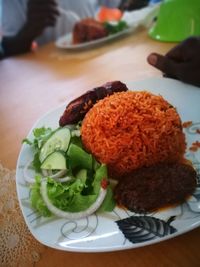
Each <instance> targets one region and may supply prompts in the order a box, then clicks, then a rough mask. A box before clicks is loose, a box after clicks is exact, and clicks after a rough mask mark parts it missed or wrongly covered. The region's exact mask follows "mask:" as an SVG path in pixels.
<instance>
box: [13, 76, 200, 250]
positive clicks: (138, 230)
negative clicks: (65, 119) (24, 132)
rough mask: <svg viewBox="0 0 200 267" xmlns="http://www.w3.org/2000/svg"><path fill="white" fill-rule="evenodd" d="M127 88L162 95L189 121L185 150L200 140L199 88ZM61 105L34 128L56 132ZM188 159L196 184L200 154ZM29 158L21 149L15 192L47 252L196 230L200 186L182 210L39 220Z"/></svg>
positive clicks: (141, 241)
mask: <svg viewBox="0 0 200 267" xmlns="http://www.w3.org/2000/svg"><path fill="white" fill-rule="evenodd" d="M127 86H128V87H129V89H131V90H144V89H145V90H149V91H151V92H153V93H155V94H161V95H162V96H163V97H164V98H165V99H166V100H168V101H169V102H170V103H171V104H172V105H174V106H175V107H176V108H177V110H178V112H179V114H180V116H181V118H182V121H193V124H192V125H191V127H190V128H189V129H187V131H186V132H185V133H186V138H187V143H188V148H189V147H190V145H191V143H192V142H194V141H196V140H199V141H200V135H199V134H197V133H196V129H199V128H200V117H199V114H200V105H199V103H200V88H196V87H193V86H189V85H185V84H183V83H181V82H178V81H175V80H171V79H164V78H160V79H149V80H145V81H140V82H129V83H127ZM88 89H90V88H88ZM65 106H66V104H65V105H63V106H61V107H58V108H57V109H55V110H53V111H51V112H49V113H48V114H46V115H45V116H44V117H42V118H41V119H39V121H38V122H37V123H36V124H35V125H34V126H33V128H35V127H42V126H46V127H47V126H48V127H52V128H55V127H57V126H58V120H59V118H60V116H61V114H62V113H63V111H64V109H65ZM31 132H32V129H31ZM31 132H30V134H29V135H28V137H29V138H31V136H32V135H31ZM186 156H187V157H188V158H190V159H191V160H192V161H193V164H194V166H195V168H196V169H197V173H198V179H199V177H200V176H199V175H200V152H196V153H194V152H193V153H192V152H190V151H189V150H187V153H186ZM32 158H33V153H32V150H31V149H30V147H29V146H28V145H23V146H22V149H21V152H20V155H19V159H18V163H17V174H16V184H17V193H18V198H19V203H20V206H21V210H22V212H23V216H24V219H25V221H26V223H27V225H28V228H29V229H30V231H31V233H32V234H33V236H34V237H35V238H36V239H37V240H38V241H40V242H41V243H43V244H45V245H47V246H49V247H53V248H56V249H60V250H66V251H79V252H101V251H115V250H124V249H130V248H136V247H140V246H145V245H149V244H153V243H157V242H160V241H163V240H166V239H169V238H173V237H175V236H177V235H180V234H182V233H185V232H188V231H190V230H192V229H194V228H196V227H198V226H199V225H200V185H199V184H198V187H197V190H196V192H195V193H194V194H193V196H192V197H191V198H190V200H189V201H187V202H185V203H184V204H183V205H180V206H177V207H175V208H169V209H166V210H164V211H162V212H156V213H151V214H148V215H146V216H141V215H138V214H134V213H132V212H129V211H124V210H122V209H119V208H115V210H114V211H113V212H110V213H99V214H98V213H96V214H94V215H92V216H89V217H88V218H85V219H81V220H77V221H71V220H66V219H60V218H56V217H51V218H42V217H41V216H39V215H38V214H37V212H35V211H34V210H33V209H32V208H31V207H30V202H29V193H30V189H29V187H28V185H27V184H26V182H25V181H24V176H23V168H24V166H25V165H26V163H27V162H28V161H29V160H31V159H32ZM163 186H164V185H163ZM123 219H124V220H123ZM124 226H126V227H124Z"/></svg>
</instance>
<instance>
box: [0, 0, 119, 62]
mask: <svg viewBox="0 0 200 267" xmlns="http://www.w3.org/2000/svg"><path fill="white" fill-rule="evenodd" d="M119 2H120V0H99V1H98V0H84V1H79V0H71V1H70V0H57V1H56V0H42V1H41V0H0V29H1V31H0V44H1V45H0V58H4V57H8V56H12V55H16V54H21V53H25V52H28V51H30V50H31V49H32V46H33V41H36V42H37V44H38V45H42V44H45V43H47V42H50V41H54V40H56V39H57V38H58V37H60V36H62V35H64V34H66V33H68V32H70V31H72V28H73V25H74V23H75V22H76V15H73V14H72V13H75V14H77V16H78V17H79V18H80V19H82V18H86V17H94V16H95V14H96V12H97V10H98V8H99V7H100V6H101V5H105V6H107V7H117V6H118V5H119ZM66 11H70V12H71V13H70V12H69V13H66Z"/></svg>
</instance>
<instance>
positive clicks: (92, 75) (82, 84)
mask: <svg viewBox="0 0 200 267" xmlns="http://www.w3.org/2000/svg"><path fill="white" fill-rule="evenodd" d="M172 46H174V44H169V43H160V42H156V41H154V40H151V39H150V38H149V37H148V36H147V33H146V31H145V30H142V29H140V30H138V32H136V33H135V34H132V35H131V36H128V37H125V38H123V39H121V40H118V41H117V42H112V43H109V44H107V45H104V46H101V47H98V48H95V49H92V50H88V51H81V52H66V51H61V50H58V49H56V48H55V46H54V45H53V44H49V45H46V46H44V47H42V48H40V49H38V51H37V52H35V53H30V54H27V55H23V56H18V57H15V58H10V59H6V60H3V61H1V62H0V118H1V122H0V149H1V150H0V161H1V163H2V164H3V166H5V167H8V168H11V169H14V168H15V167H16V161H17V157H18V153H19V150H20V147H21V140H22V139H23V138H24V137H25V136H26V135H27V133H28V132H29V130H30V128H31V127H32V125H33V124H34V123H35V121H36V120H37V119H38V118H40V116H42V115H43V114H44V113H45V112H47V111H49V110H50V109H53V108H55V107H57V106H58V105H60V104H62V103H65V102H66V101H68V100H70V99H73V98H74V97H76V96H79V95H80V94H81V93H83V92H85V91H87V90H89V89H92V88H93V87H96V86H98V85H101V84H103V83H104V82H107V81H111V80H121V81H123V82H126V81H135V80H142V79H146V78H149V77H153V76H159V77H160V76H161V73H160V72H159V71H157V70H155V69H154V68H152V67H151V66H150V65H148V63H147V62H146V57H147V55H148V54H149V53H150V52H153V51H156V52H160V53H166V52H167V51H168V50H169V49H170V48H171V47H172ZM199 247H200V228H198V229H196V230H193V231H191V232H189V233H187V234H184V235H182V236H179V237H177V238H174V239H171V240H169V241H165V242H161V243H158V244H155V245H151V246H146V247H143V248H138V249H132V250H127V251H120V252H111V253H101V254H96V253H89V254H87V253H86V254H84V253H69V252H63V251H57V250H54V249H50V248H47V249H46V250H45V253H44V254H43V256H42V259H41V261H40V262H38V263H37V264H36V265H35V266H37V267H46V266H48V267H53V266H59V267H62V266H73V267H78V266H80V267H94V266H95V267H98V266H99V267H101V266H104V267H107V266H109V267H112V266H113V267H114V266H115V267H118V266H119V267H122V266H123V267H128V266H137V267H143V266H145V267H151V266H152V267H156V266H157V267H162V266H163V267H168V266H170V267H173V266H174V267H177V266H178V267H195V266H200V253H199Z"/></svg>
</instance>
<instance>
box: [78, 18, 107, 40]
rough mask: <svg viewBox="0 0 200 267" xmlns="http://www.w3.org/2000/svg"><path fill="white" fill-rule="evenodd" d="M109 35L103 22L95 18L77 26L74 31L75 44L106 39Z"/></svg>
mask: <svg viewBox="0 0 200 267" xmlns="http://www.w3.org/2000/svg"><path fill="white" fill-rule="evenodd" d="M107 35H108V33H107V30H106V29H105V27H104V25H103V24H102V23H101V22H99V21H97V20H95V19H93V18H86V19H83V20H81V21H80V22H77V23H76V24H75V26H74V29H73V43H74V44H79V43H84V42H89V41H93V40H96V39H100V38H103V37H106V36H107Z"/></svg>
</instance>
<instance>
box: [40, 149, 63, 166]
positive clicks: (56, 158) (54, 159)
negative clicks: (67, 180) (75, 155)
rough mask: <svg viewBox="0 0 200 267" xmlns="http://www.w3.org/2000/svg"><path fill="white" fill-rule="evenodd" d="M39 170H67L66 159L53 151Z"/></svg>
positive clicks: (61, 154)
mask: <svg viewBox="0 0 200 267" xmlns="http://www.w3.org/2000/svg"><path fill="white" fill-rule="evenodd" d="M41 169H45V170H65V169H67V165H66V158H65V156H64V155H63V153H61V152H59V151H55V152H53V153H51V154H50V155H49V156H48V157H47V158H46V159H45V160H44V161H43V163H42V165H41Z"/></svg>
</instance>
